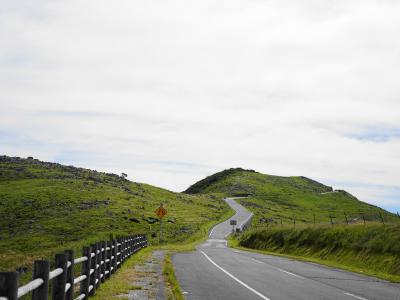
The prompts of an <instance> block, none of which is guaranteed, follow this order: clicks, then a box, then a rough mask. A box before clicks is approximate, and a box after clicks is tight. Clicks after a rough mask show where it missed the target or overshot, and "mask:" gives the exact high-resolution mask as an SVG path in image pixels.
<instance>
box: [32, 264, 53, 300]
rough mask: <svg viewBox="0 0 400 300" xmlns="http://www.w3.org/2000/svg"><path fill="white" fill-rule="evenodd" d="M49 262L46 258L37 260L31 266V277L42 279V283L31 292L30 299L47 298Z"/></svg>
mask: <svg viewBox="0 0 400 300" xmlns="http://www.w3.org/2000/svg"><path fill="white" fill-rule="evenodd" d="M49 273H50V263H49V262H48V261H47V260H37V261H35V263H34V266H33V279H37V278H41V279H43V284H42V285H41V286H40V287H39V288H37V289H36V290H34V291H33V292H32V300H47V299H48V294H49Z"/></svg>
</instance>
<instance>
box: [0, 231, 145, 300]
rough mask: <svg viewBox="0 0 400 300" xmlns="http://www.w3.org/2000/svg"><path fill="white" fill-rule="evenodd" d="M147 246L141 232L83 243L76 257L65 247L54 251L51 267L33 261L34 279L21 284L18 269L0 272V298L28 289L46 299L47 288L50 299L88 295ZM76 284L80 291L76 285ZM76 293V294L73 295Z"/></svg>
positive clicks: (36, 299)
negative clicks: (75, 270)
mask: <svg viewBox="0 0 400 300" xmlns="http://www.w3.org/2000/svg"><path fill="white" fill-rule="evenodd" d="M146 246H147V237H146V235H142V234H141V235H132V236H128V237H121V238H117V239H112V240H110V241H101V242H99V243H95V244H92V245H91V246H90V247H83V251H82V254H83V256H82V257H79V258H74V251H72V250H66V251H65V252H64V253H63V254H57V255H56V257H55V264H54V266H55V269H54V270H52V271H51V270H50V262H49V261H47V260H38V261H35V263H34V269H33V280H32V281H31V282H29V283H27V284H25V285H23V286H20V287H19V286H18V285H19V283H18V281H19V274H18V273H17V272H0V300H17V299H19V298H21V297H23V296H25V295H27V294H29V293H31V294H32V298H31V299H32V300H48V299H49V296H50V293H49V290H50V288H51V299H53V300H84V299H88V298H89V297H90V296H93V295H94V294H95V293H96V289H98V288H99V286H100V284H101V283H103V282H104V281H105V280H106V279H108V278H110V276H111V275H112V274H113V273H115V271H116V270H117V269H118V268H119V267H120V266H121V265H122V263H123V262H124V261H125V260H126V259H128V258H129V257H130V256H131V255H133V254H134V253H136V252H137V251H139V250H140V249H142V248H144V247H146ZM78 264H81V273H80V275H79V276H78V277H74V276H75V274H74V266H75V265H78ZM77 284H79V285H80V287H79V293H78V292H76V289H75V285H77ZM75 294H78V295H76V297H75V298H74V296H75Z"/></svg>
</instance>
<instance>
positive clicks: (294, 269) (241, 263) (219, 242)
mask: <svg viewBox="0 0 400 300" xmlns="http://www.w3.org/2000/svg"><path fill="white" fill-rule="evenodd" d="M226 202H227V203H228V204H229V205H230V206H231V207H232V208H233V209H234V210H235V211H236V214H235V216H233V217H232V218H231V219H235V220H237V222H238V225H239V226H240V225H241V224H243V223H245V222H246V221H247V220H248V219H249V218H251V213H250V212H249V211H248V210H246V209H245V208H244V207H243V206H241V205H240V204H238V203H236V201H235V200H234V199H233V198H230V199H226ZM229 221H230V220H227V221H225V222H223V223H220V224H218V225H216V226H215V227H214V228H213V229H212V230H211V232H210V235H209V239H208V240H207V241H206V242H205V243H204V244H202V245H200V246H199V247H197V250H196V251H195V252H192V253H178V254H175V255H174V256H173V263H174V266H175V272H176V276H177V278H178V281H179V283H180V285H181V287H182V290H183V294H184V296H185V298H186V299H193V300H197V299H201V300H207V299H224V300H253V299H254V300H259V299H264V300H291V299H296V300H314V299H318V300H319V299H324V300H325V299H326V300H339V299H340V300H341V299H344V300H356V299H358V300H400V284H395V283H389V282H386V281H383V280H380V279H377V278H373V277H368V276H362V275H359V274H356V273H351V272H346V271H343V270H338V269H334V268H329V267H326V266H322V265H318V264H314V263H307V262H300V261H296V260H292V259H288V258H283V257H277V256H271V255H263V254H257V253H251V252H247V251H239V250H235V249H231V248H228V247H227V241H226V240H225V237H226V236H228V235H229V234H230V233H231V230H232V227H231V226H230V225H229Z"/></svg>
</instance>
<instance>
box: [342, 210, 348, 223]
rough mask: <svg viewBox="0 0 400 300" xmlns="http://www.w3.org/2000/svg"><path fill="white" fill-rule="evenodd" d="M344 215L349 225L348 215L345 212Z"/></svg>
mask: <svg viewBox="0 0 400 300" xmlns="http://www.w3.org/2000/svg"><path fill="white" fill-rule="evenodd" d="M343 214H344V218H345V219H346V224H347V225H349V220H348V219H347V215H346V213H345V212H343Z"/></svg>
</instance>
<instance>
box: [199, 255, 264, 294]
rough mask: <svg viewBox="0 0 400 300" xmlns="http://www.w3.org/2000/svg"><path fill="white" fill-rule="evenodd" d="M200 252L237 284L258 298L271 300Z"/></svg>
mask: <svg viewBox="0 0 400 300" xmlns="http://www.w3.org/2000/svg"><path fill="white" fill-rule="evenodd" d="M200 252H201V253H202V254H203V255H204V256H205V258H207V259H208V260H209V261H210V262H211V263H212V264H213V265H214V266H216V267H217V268H218V269H220V270H221V271H222V272H224V273H225V274H226V275H228V276H229V277H230V278H232V279H233V280H235V281H236V282H238V283H240V284H241V285H243V286H244V287H245V288H247V289H248V290H249V291H251V292H253V293H254V294H256V295H257V296H259V297H260V298H261V299H264V300H271V299H269V298H268V297H266V296H264V295H263V294H261V293H260V292H259V291H256V290H255V289H253V288H252V287H251V286H249V285H248V284H246V283H244V282H243V281H241V280H240V279H238V278H236V277H235V276H233V275H232V274H231V273H229V272H228V271H227V270H225V269H224V268H222V267H220V266H219V265H217V264H216V263H215V262H214V261H213V260H212V259H211V258H210V257H208V255H207V254H205V253H204V252H203V251H201V250H200Z"/></svg>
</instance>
